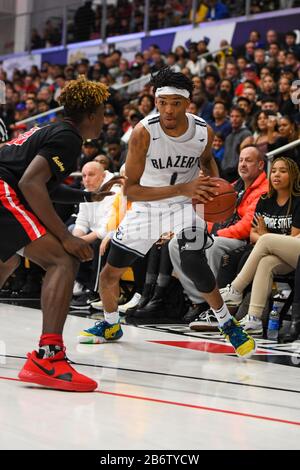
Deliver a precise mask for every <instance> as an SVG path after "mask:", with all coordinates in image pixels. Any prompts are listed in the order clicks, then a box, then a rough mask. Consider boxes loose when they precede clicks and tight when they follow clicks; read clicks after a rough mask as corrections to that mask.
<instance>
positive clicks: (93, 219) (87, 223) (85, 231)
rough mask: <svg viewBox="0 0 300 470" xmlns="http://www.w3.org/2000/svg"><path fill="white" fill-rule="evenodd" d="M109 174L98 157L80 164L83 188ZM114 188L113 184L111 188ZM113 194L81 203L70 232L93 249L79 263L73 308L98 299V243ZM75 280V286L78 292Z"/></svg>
mask: <svg viewBox="0 0 300 470" xmlns="http://www.w3.org/2000/svg"><path fill="white" fill-rule="evenodd" d="M112 176H113V175H112V174H111V173H109V172H106V171H104V169H103V167H102V165H100V164H99V163H98V162H97V161H93V162H89V163H86V164H85V165H84V166H83V168H82V182H83V186H84V188H85V190H86V191H97V190H98V189H99V188H100V187H101V186H102V184H104V183H106V182H107V181H109V180H110V179H111V178H112ZM113 190H115V188H114V189H113ZM113 200H114V196H113V195H112V196H108V197H106V198H105V199H103V201H101V202H92V203H86V202H83V203H80V204H79V212H78V215H77V218H76V223H75V228H74V229H73V235H74V236H76V237H80V238H82V239H84V240H86V241H87V242H88V243H90V244H91V245H92V247H93V249H94V252H95V255H94V259H93V261H91V262H88V263H81V267H80V270H79V273H78V275H77V278H76V281H77V283H79V284H80V285H81V288H82V291H83V290H87V291H86V292H85V293H84V292H83V293H82V295H80V296H79V297H78V298H76V299H74V300H73V301H72V302H71V307H72V308H74V309H79V310H81V309H85V308H89V306H90V303H91V302H92V301H97V300H99V298H98V294H97V290H98V289H97V286H96V287H95V282H96V278H97V272H98V263H99V262H100V260H99V255H98V252H99V246H100V243H101V240H102V239H103V238H104V237H105V236H106V234H107V229H106V227H107V222H108V218H109V215H110V212H111V208H112V204H113ZM78 287H79V286H78V284H77V285H76V286H75V289H76V290H77V293H78Z"/></svg>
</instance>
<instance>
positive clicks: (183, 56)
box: [175, 46, 188, 69]
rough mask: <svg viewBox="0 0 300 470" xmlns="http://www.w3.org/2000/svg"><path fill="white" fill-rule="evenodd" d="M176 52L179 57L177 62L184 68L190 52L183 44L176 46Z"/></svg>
mask: <svg viewBox="0 0 300 470" xmlns="http://www.w3.org/2000/svg"><path fill="white" fill-rule="evenodd" d="M175 54H176V57H177V64H178V65H179V67H180V68H181V69H182V68H183V67H185V65H186V63H187V60H188V53H187V51H186V50H185V48H184V47H183V46H177V47H176V48H175Z"/></svg>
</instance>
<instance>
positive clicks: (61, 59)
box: [42, 49, 68, 65]
mask: <svg viewBox="0 0 300 470" xmlns="http://www.w3.org/2000/svg"><path fill="white" fill-rule="evenodd" d="M67 56H68V51H67V49H64V50H62V51H55V52H45V53H44V54H42V63H43V62H49V63H50V64H57V65H65V64H66V63H67Z"/></svg>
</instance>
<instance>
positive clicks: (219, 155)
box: [212, 132, 225, 168]
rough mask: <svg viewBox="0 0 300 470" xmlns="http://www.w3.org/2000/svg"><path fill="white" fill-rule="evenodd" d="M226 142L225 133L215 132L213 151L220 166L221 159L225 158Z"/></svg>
mask: <svg viewBox="0 0 300 470" xmlns="http://www.w3.org/2000/svg"><path fill="white" fill-rule="evenodd" d="M224 143H225V137H224V134H222V132H215V136H214V140H213V143H212V153H213V156H214V157H215V160H216V163H217V165H218V168H220V164H221V161H222V160H223V157H224V150H225V147H224Z"/></svg>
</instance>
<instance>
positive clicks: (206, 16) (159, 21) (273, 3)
mask: <svg viewBox="0 0 300 470" xmlns="http://www.w3.org/2000/svg"><path fill="white" fill-rule="evenodd" d="M192 4H193V2H192V0H167V1H166V2H163V3H162V2H159V1H158V0H151V1H150V5H149V30H155V29H164V28H170V27H173V26H179V25H185V24H190V23H192V21H193V20H194V21H195V23H196V24H198V23H202V22H205V21H214V20H221V19H224V18H229V17H238V16H242V15H244V14H245V7H246V3H245V1H244V0H237V1H232V0H223V1H221V0H202V1H201V0H199V1H198V2H197V5H196V13H195V17H194V18H193V13H192ZM299 4H300V3H299V0H296V1H289V0H287V1H283V0H281V1H280V0H267V1H264V2H262V1H260V0H252V1H251V5H250V12H249V13H250V14H256V13H262V12H268V11H274V10H277V9H278V8H287V7H288V8H291V7H296V6H299ZM70 15H71V16H70ZM68 16H70V18H69V20H68V25H67V42H80V41H89V40H93V39H98V38H101V28H102V16H103V12H102V5H99V4H96V2H93V1H86V2H85V3H84V4H83V5H81V6H80V7H79V8H78V9H77V10H76V11H75V12H74V13H72V14H71V11H70V13H69V15H68ZM144 18H145V2H144V0H132V1H130V0H117V2H116V3H115V4H113V3H111V4H108V5H107V19H106V21H105V24H106V33H105V34H106V37H112V36H119V35H123V34H129V33H138V32H143V31H144ZM62 30H63V18H62V17H61V18H60V17H59V16H58V15H57V12H55V15H54V16H53V18H51V17H50V18H49V19H48V20H47V21H46V23H45V26H44V28H43V30H41V29H40V28H34V29H33V30H32V33H31V45H30V48H31V49H39V48H43V47H51V46H57V45H60V44H61V43H62V37H63V31H62Z"/></svg>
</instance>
